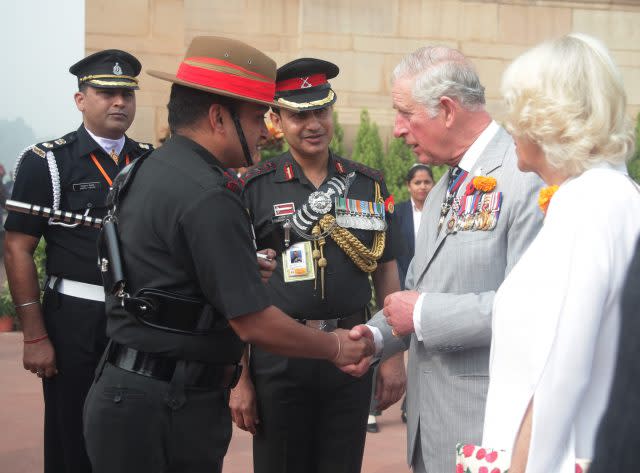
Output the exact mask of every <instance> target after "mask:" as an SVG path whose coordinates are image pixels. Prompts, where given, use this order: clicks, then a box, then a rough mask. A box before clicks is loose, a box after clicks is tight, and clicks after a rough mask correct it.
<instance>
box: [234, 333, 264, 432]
mask: <svg viewBox="0 0 640 473" xmlns="http://www.w3.org/2000/svg"><path fill="white" fill-rule="evenodd" d="M240 364H241V365H242V374H241V375H240V379H239V380H238V384H237V385H236V387H235V388H233V389H232V390H231V393H230V395H229V408H230V409H231V418H232V419H233V422H235V424H236V425H237V426H238V428H240V429H242V430H246V431H248V432H251V433H252V434H255V433H256V425H257V424H259V423H260V419H259V418H258V408H257V404H256V391H255V388H254V386H253V382H252V381H251V376H250V374H249V346H248V345H247V347H246V348H245V350H244V353H243V355H242V360H240Z"/></svg>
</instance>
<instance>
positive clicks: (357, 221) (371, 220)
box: [336, 212, 387, 232]
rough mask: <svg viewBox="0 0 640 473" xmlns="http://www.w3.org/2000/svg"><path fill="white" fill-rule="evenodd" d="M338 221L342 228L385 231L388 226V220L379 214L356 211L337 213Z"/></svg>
mask: <svg viewBox="0 0 640 473" xmlns="http://www.w3.org/2000/svg"><path fill="white" fill-rule="evenodd" d="M336 213H337V212H336ZM336 222H337V223H338V225H339V226H341V227H342V228H356V229H358V230H374V231H377V232H383V231H385V230H386V228H387V224H386V222H385V221H384V220H383V219H381V218H379V217H378V216H376V215H369V214H367V215H366V216H365V215H360V214H357V213H355V212H348V213H344V214H343V213H340V214H337V215H336Z"/></svg>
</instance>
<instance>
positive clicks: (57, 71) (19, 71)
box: [0, 0, 84, 167]
mask: <svg viewBox="0 0 640 473" xmlns="http://www.w3.org/2000/svg"><path fill="white" fill-rule="evenodd" d="M0 6H1V7H2V15H0V44H2V49H3V53H2V61H0V68H1V69H2V71H1V72H0V74H1V75H2V87H0V144H2V145H3V146H2V149H0V161H1V162H2V163H3V164H5V165H7V164H9V167H11V164H10V163H12V162H13V161H15V158H16V156H12V154H16V153H18V152H19V151H21V150H22V149H23V148H24V147H26V146H28V145H29V144H33V143H20V141H21V137H20V136H16V135H17V134H19V133H16V124H15V123H12V122H13V121H14V120H16V119H19V118H22V119H23V120H24V122H25V123H26V124H27V125H28V126H29V127H31V128H32V130H33V135H34V136H35V138H36V140H38V141H40V140H46V139H55V138H58V137H59V136H61V135H63V134H65V133H67V132H69V131H71V130H74V129H76V128H77V127H78V126H79V124H80V123H81V120H82V118H81V115H80V112H78V110H77V109H76V108H75V104H74V102H73V94H74V92H75V91H76V90H77V86H76V81H75V78H74V76H72V75H71V74H70V73H69V66H71V64H73V63H74V62H76V61H78V60H80V59H81V58H82V57H84V0H0ZM7 121H9V122H10V123H9V124H7ZM18 128H21V127H18ZM26 136H27V138H26V139H28V134H27V135H26ZM22 139H24V138H22ZM15 146H18V147H19V149H18V150H17V151H16V150H15V149H14V148H15Z"/></svg>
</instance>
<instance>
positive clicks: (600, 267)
mask: <svg viewBox="0 0 640 473" xmlns="http://www.w3.org/2000/svg"><path fill="white" fill-rule="evenodd" d="M625 174H626V172H625V170H624V167H623V166H621V167H618V168H614V167H613V166H609V165H601V166H599V167H597V168H594V169H591V170H588V171H586V172H584V173H583V174H582V175H581V176H579V177H577V178H574V179H571V180H568V181H566V182H565V183H564V184H562V186H560V188H559V189H558V191H557V192H556V193H555V195H554V196H553V199H552V200H551V203H550V206H549V209H548V213H547V216H546V218H545V221H544V226H543V228H542V230H541V231H540V233H539V234H538V236H537V237H536V239H535V240H534V241H533V242H532V243H531V246H530V247H529V248H528V250H527V251H526V252H525V253H524V254H523V256H522V258H521V259H520V260H519V262H518V263H517V264H516V265H515V266H514V268H513V270H512V271H511V272H510V273H509V275H508V277H507V278H506V279H505V281H504V282H503V284H502V285H501V286H500V288H499V290H498V292H497V293H496V296H495V299H494V306H493V320H492V341H491V358H490V371H489V379H490V384H489V393H488V398H487V404H486V411H485V423H484V435H483V443H482V445H483V446H484V447H488V448H495V449H505V450H511V449H512V447H513V443H514V441H515V438H516V435H517V432H518V430H519V427H520V424H521V421H522V419H523V417H524V414H525V411H526V408H527V406H528V405H529V401H530V400H531V398H532V397H533V398H534V402H533V426H532V432H531V444H530V449H529V460H528V465H527V470H526V471H527V473H574V471H575V466H574V465H575V459H576V458H585V459H590V458H591V457H592V456H593V451H594V450H593V449H594V439H595V434H596V431H597V427H598V424H599V421H600V417H601V415H602V413H603V411H604V408H605V406H606V403H607V399H608V395H609V389H610V385H611V380H612V376H613V372H614V366H615V357H616V352H617V340H618V330H619V326H620V313H619V307H618V306H619V302H620V295H621V291H622V286H623V282H624V278H625V275H626V271H627V267H628V265H629V263H630V261H631V257H632V254H633V250H634V245H635V242H636V239H637V237H638V235H639V234H640V192H639V191H638V190H637V189H636V188H634V185H633V184H632V183H631V181H630V179H629V178H628V177H627V176H626V175H625ZM630 415H633V413H630ZM620 441H624V439H620Z"/></svg>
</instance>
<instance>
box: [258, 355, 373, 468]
mask: <svg viewBox="0 0 640 473" xmlns="http://www.w3.org/2000/svg"><path fill="white" fill-rule="evenodd" d="M252 348H253V351H252V354H251V370H252V377H253V380H254V385H255V388H256V395H257V399H258V416H259V418H260V424H259V425H258V432H257V434H256V435H255V436H254V438H253V461H254V473H286V472H289V473H299V472H305V473H358V472H360V468H361V466H362V455H363V453H364V442H365V437H366V423H367V415H368V412H369V398H370V396H371V371H369V373H367V374H366V375H365V376H363V377H362V378H354V377H352V376H349V375H347V374H345V373H343V372H341V371H340V370H338V369H337V368H336V367H335V366H334V365H333V364H331V363H329V362H327V361H323V360H308V359H300V358H285V357H281V356H277V355H272V354H270V353H266V352H264V351H261V350H260V349H258V348H255V347H252Z"/></svg>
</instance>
